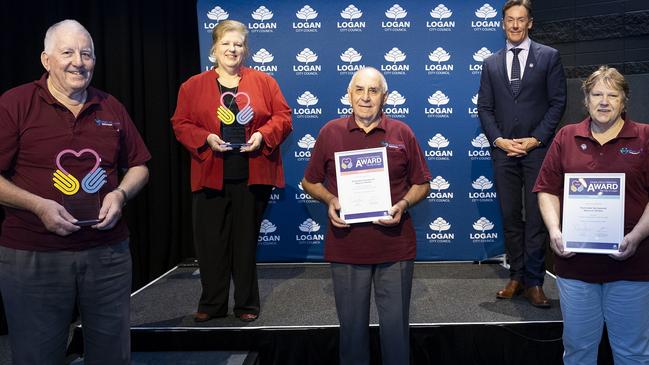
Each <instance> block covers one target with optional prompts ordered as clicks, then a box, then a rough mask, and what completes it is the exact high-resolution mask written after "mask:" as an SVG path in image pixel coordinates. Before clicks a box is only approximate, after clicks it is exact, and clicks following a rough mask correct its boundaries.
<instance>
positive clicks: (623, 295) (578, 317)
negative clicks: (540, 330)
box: [534, 66, 649, 365]
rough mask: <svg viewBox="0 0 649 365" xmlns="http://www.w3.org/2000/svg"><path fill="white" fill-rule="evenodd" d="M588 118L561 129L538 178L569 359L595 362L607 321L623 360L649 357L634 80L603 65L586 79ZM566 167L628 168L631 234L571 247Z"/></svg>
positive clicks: (644, 212)
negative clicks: (596, 246)
mask: <svg viewBox="0 0 649 365" xmlns="http://www.w3.org/2000/svg"><path fill="white" fill-rule="evenodd" d="M582 89H583V91H584V97H585V103H586V109H587V110H588V114H589V116H588V118H586V119H585V120H583V121H582V122H581V123H577V124H571V125H568V126H565V127H564V128H563V129H561V130H560V131H559V133H557V136H556V137H555V139H554V141H553V142H552V145H551V146H550V149H549V151H548V154H547V156H546V157H545V161H544V162H543V166H542V168H541V171H540V173H539V177H538V179H537V181H536V186H535V187H534V191H535V192H538V198H539V205H540V209H541V214H542V215H543V220H544V221H545V225H546V226H547V227H548V232H549V234H550V246H551V247H552V250H553V251H554V253H555V257H556V260H555V270H556V274H557V284H558V286H559V294H560V299H561V312H562V313H563V321H564V328H563V344H564V348H565V351H564V355H563V360H564V363H565V364H568V365H570V364H596V363H597V349H598V346H599V342H600V337H601V335H602V328H603V326H604V323H606V327H607V329H608V337H609V341H610V343H611V348H612V349H613V357H614V360H615V363H616V364H647V363H649V264H648V263H649V239H648V238H647V237H648V236H649V206H648V203H649V125H646V124H638V123H635V122H632V121H631V120H629V119H627V118H626V112H625V111H626V104H627V99H628V95H629V86H628V84H627V82H626V80H625V79H624V76H622V75H621V74H620V73H619V72H618V71H617V70H616V69H614V68H609V67H607V66H602V67H600V68H599V69H598V70H597V71H595V72H594V73H592V74H591V75H590V76H589V77H588V78H587V79H586V80H585V81H584V83H583V86H582ZM564 173H624V174H625V180H626V181H625V186H624V192H625V204H624V238H623V239H622V242H621V243H620V245H619V252H618V253H614V254H610V255H604V254H593V253H574V252H568V250H566V249H565V245H564V240H563V237H562V233H561V223H560V222H561V197H562V196H563V189H564V186H563V178H564Z"/></svg>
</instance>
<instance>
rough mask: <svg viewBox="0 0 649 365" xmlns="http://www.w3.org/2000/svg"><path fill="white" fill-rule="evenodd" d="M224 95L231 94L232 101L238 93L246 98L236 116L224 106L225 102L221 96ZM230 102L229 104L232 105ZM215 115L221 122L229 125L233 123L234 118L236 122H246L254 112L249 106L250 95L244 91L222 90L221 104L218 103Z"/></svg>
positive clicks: (242, 123) (243, 123)
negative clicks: (244, 104)
mask: <svg viewBox="0 0 649 365" xmlns="http://www.w3.org/2000/svg"><path fill="white" fill-rule="evenodd" d="M226 95H232V102H234V101H235V100H236V99H237V97H239V95H241V96H245V97H246V99H248V100H247V101H246V106H244V107H243V109H241V110H239V112H238V113H237V115H236V117H235V115H234V113H232V111H231V110H230V109H229V108H228V107H226V106H225V102H224V101H223V97H225V96H226ZM232 102H231V103H230V105H232ZM216 115H217V116H218V118H219V120H220V121H221V122H223V124H227V125H230V124H232V123H234V121H235V120H236V121H237V123H239V124H241V125H246V124H248V123H249V122H250V121H251V120H252V117H253V116H254V115H255V112H254V111H253V110H252V107H251V106H250V96H249V95H248V94H247V93H245V92H243V91H242V92H238V93H236V94H235V93H233V92H229V91H228V92H224V93H223V94H221V105H219V107H218V109H216Z"/></svg>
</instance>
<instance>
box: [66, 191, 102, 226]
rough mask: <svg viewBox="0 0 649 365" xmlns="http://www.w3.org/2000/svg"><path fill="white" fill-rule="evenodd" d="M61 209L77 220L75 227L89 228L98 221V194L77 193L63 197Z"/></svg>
mask: <svg viewBox="0 0 649 365" xmlns="http://www.w3.org/2000/svg"><path fill="white" fill-rule="evenodd" d="M63 207H64V208H65V210H67V211H68V213H70V214H72V216H73V217H74V218H76V219H77V222H76V223H75V225H77V226H91V225H93V224H97V223H99V222H100V220H99V218H98V217H99V194H88V193H86V192H78V193H77V194H74V195H65V196H63Z"/></svg>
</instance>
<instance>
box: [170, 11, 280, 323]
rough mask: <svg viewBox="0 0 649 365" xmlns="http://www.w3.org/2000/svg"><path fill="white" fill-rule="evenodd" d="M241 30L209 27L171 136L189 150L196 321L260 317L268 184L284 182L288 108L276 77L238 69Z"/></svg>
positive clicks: (244, 49)
mask: <svg viewBox="0 0 649 365" xmlns="http://www.w3.org/2000/svg"><path fill="white" fill-rule="evenodd" d="M247 35H248V30H247V29H246V26H245V25H244V24H242V23H240V22H238V21H234V20H225V21H222V22H220V23H219V25H217V26H216V27H215V28H214V30H213V31H212V50H211V55H212V57H213V58H214V59H215V67H214V68H213V69H211V70H209V71H205V72H203V73H201V74H198V75H195V76H193V77H191V78H189V80H187V81H186V82H184V83H183V84H182V86H181V87H180V91H179V93H178V103H177V105H176V112H175V113H174V115H173V117H172V118H171V122H172V125H173V129H174V133H175V134H176V138H177V139H178V141H180V143H182V144H183V145H184V146H185V148H187V150H188V151H189V152H190V154H191V187H192V192H193V215H194V217H193V218H194V223H193V226H194V243H195V246H196V254H197V256H198V261H199V266H200V271H201V284H202V289H203V290H202V293H201V298H200V300H199V304H198V310H197V312H196V314H195V315H194V320H195V321H196V322H204V321H207V320H210V319H211V318H215V317H224V316H226V315H227V313H228V296H229V294H228V293H229V286H230V277H232V280H233V282H234V286H235V288H234V302H235V303H234V314H235V316H237V317H238V318H240V319H241V320H242V321H245V322H250V321H254V320H255V319H257V317H258V316H259V306H260V304H259V289H258V286H257V269H256V248H257V236H258V233H259V226H260V224H261V219H262V216H263V214H264V210H265V209H266V205H267V204H268V198H269V196H270V192H271V190H272V188H273V186H276V187H280V188H281V187H284V172H283V169H282V159H281V155H280V150H279V146H280V144H281V143H282V142H283V141H284V140H285V139H286V137H287V136H288V134H289V133H290V132H291V128H292V127H291V109H290V108H289V106H288V104H287V103H286V100H285V99H284V96H283V95H282V92H281V91H280V89H279V86H278V85H277V82H276V81H275V79H273V78H272V77H271V76H269V75H267V74H265V73H263V72H259V71H257V70H254V69H251V68H247V67H244V66H243V61H244V59H245V57H246V55H247V54H248V43H247Z"/></svg>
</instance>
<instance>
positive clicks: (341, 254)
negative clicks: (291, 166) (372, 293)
mask: <svg viewBox="0 0 649 365" xmlns="http://www.w3.org/2000/svg"><path fill="white" fill-rule="evenodd" d="M376 147H387V155H388V172H389V175H390V193H391V196H392V204H395V203H396V202H398V201H399V200H400V199H401V198H403V197H404V196H405V195H406V193H407V192H408V190H409V189H410V187H411V186H412V185H418V184H426V183H428V181H430V179H431V175H430V172H429V171H428V166H427V165H426V161H425V160H424V155H423V153H422V151H421V149H420V148H419V144H418V143H417V140H416V139H415V135H414V133H413V132H412V130H411V129H410V127H408V126H407V125H406V124H405V123H403V122H400V121H398V120H394V119H390V118H387V117H385V116H383V117H382V118H381V121H380V122H379V124H378V126H376V127H375V128H374V129H372V130H371V131H370V132H369V133H365V131H363V130H362V129H361V128H359V127H358V125H356V122H354V117H353V115H352V116H350V117H346V118H340V119H335V120H332V121H330V122H328V123H327V124H326V125H325V126H324V127H322V129H321V130H320V134H319V135H318V139H317V140H316V143H315V147H314V149H313V152H312V153H311V159H310V161H309V164H308V166H307V168H306V171H305V173H304V178H305V179H306V180H307V181H309V182H311V183H323V184H324V185H325V187H326V188H327V190H329V192H331V193H332V194H334V195H336V196H338V187H337V184H336V166H335V162H334V153H335V152H340V151H350V150H358V149H364V148H376ZM416 243H417V238H416V235H415V229H414V226H413V224H412V220H411V218H410V215H409V214H405V215H404V216H403V217H402V218H401V222H400V223H399V224H398V225H397V226H395V227H383V226H379V225H377V224H373V223H356V224H352V225H351V227H349V228H336V227H334V226H333V225H332V224H329V225H328V229H327V236H326V238H325V252H324V256H325V260H327V261H330V262H341V263H347V264H379V263H384V262H395V261H402V260H413V259H414V258H415V256H416V253H417V245H416Z"/></svg>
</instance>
